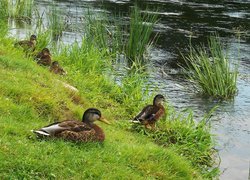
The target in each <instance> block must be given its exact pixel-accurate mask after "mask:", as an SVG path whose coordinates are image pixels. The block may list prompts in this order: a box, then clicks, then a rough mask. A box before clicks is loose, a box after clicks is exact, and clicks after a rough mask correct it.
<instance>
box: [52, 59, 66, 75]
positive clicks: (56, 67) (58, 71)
mask: <svg viewBox="0 0 250 180" xmlns="http://www.w3.org/2000/svg"><path fill="white" fill-rule="evenodd" d="M50 72H53V73H55V74H60V75H65V74H66V72H65V71H64V70H63V68H62V67H61V66H60V65H59V63H58V62H57V61H54V62H52V64H51V66H50Z"/></svg>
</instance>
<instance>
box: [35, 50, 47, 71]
mask: <svg viewBox="0 0 250 180" xmlns="http://www.w3.org/2000/svg"><path fill="white" fill-rule="evenodd" d="M35 60H37V64H39V65H42V66H48V67H49V66H50V65H51V54H50V51H49V49H48V48H43V49H42V51H41V52H39V53H38V54H37V55H36V57H35Z"/></svg>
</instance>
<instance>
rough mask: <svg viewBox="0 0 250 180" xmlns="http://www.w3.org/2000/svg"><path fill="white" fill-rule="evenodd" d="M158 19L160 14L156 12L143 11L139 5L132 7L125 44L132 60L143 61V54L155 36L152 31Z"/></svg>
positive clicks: (126, 51) (126, 52)
mask: <svg viewBox="0 0 250 180" xmlns="http://www.w3.org/2000/svg"><path fill="white" fill-rule="evenodd" d="M157 21H158V16H157V15H156V14H149V13H146V12H144V13H142V12H141V11H140V9H139V8H138V7H137V6H134V7H133V8H132V10H131V15H130V24H129V37H128V41H127V42H126V46H125V54H126V56H127V57H128V58H129V59H130V60H132V61H135V60H136V59H137V60H138V59H139V62H142V61H143V55H144V54H145V52H146V50H147V48H148V46H150V44H151V43H152V42H153V39H154V38H155V37H153V38H152V32H153V27H154V25H155V24H156V22H157Z"/></svg>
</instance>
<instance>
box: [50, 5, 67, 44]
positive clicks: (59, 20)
mask: <svg viewBox="0 0 250 180" xmlns="http://www.w3.org/2000/svg"><path fill="white" fill-rule="evenodd" d="M48 17H49V18H48V19H49V20H48V21H49V29H50V31H51V33H52V37H53V38H54V39H55V40H58V39H59V38H60V37H61V36H62V32H63V30H64V29H65V23H64V20H63V14H62V11H61V10H59V9H58V8H57V7H56V6H55V5H54V4H53V5H52V6H50V9H49V14H48Z"/></svg>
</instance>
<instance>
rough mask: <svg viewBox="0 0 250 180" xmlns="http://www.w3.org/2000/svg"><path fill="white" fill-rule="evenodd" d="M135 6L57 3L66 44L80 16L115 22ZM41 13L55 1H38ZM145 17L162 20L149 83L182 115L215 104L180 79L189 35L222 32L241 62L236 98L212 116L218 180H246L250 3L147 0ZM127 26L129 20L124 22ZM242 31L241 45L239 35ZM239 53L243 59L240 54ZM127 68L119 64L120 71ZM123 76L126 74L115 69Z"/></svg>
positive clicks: (21, 32) (20, 29)
mask: <svg viewBox="0 0 250 180" xmlns="http://www.w3.org/2000/svg"><path fill="white" fill-rule="evenodd" d="M133 2H134V1H129V0H106V1H105V0H104V1H100V0H60V1H59V0H57V1H54V3H55V5H56V6H58V7H59V8H60V9H62V10H63V12H64V18H65V19H66V20H67V23H68V25H69V28H68V29H67V30H65V31H64V32H63V37H62V39H63V41H64V42H65V43H72V42H73V41H74V40H79V39H80V33H79V32H78V28H79V24H80V22H81V17H82V16H83V14H84V12H86V11H87V9H88V7H91V8H92V9H93V10H94V12H95V13H100V12H106V13H108V14H109V16H110V17H112V16H113V15H114V14H118V13H119V12H120V13H123V16H124V17H126V16H127V12H128V11H129V8H130V7H131V6H132V5H133ZM35 3H36V5H37V7H38V10H39V11H40V12H41V13H42V12H43V11H46V10H47V9H48V6H50V5H51V3H52V0H36V1H35ZM138 5H139V7H141V8H142V9H145V7H147V12H149V13H155V11H154V10H155V9H157V13H158V14H159V17H160V19H161V20H160V21H159V22H158V23H157V25H156V26H155V29H154V33H159V40H158V42H157V44H156V46H155V47H153V48H152V49H151V51H150V62H149V66H148V67H149V68H150V70H149V71H148V74H149V75H148V78H149V82H150V84H151V88H154V87H155V86H158V87H159V89H160V91H161V93H163V94H165V95H166V97H167V98H168V101H169V102H170V103H171V104H172V105H173V106H175V107H176V109H177V110H178V111H181V110H183V109H185V108H192V109H193V110H194V111H195V115H196V116H197V117H198V116H199V117H201V116H202V115H203V114H204V113H206V112H208V111H209V110H210V109H211V108H212V107H213V106H214V105H215V104H217V102H213V101H211V100H207V99H204V98H202V97H200V96H198V95H197V94H196V93H195V92H194V91H193V88H192V86H191V85H190V83H188V82H187V81H186V80H185V79H183V78H181V77H180V76H178V73H179V69H178V67H177V63H178V62H179V61H180V60H181V58H180V55H179V51H184V49H185V48H186V47H187V45H188V44H189V39H190V35H192V42H193V43H195V44H200V43H206V41H207V37H208V36H209V35H210V34H211V33H212V32H218V33H219V35H220V36H221V37H222V41H223V42H224V43H225V44H227V46H228V48H229V53H230V57H231V59H232V60H236V59H239V62H240V69H239V71H240V75H239V78H238V85H237V87H238V90H239V92H238V94H237V96H236V97H235V99H234V100H232V101H230V102H223V103H220V107H219V109H218V111H217V112H216V115H214V116H213V117H212V130H213V133H214V134H216V139H217V143H218V145H217V149H219V153H220V158H221V164H220V168H221V171H222V172H223V173H222V174H221V175H220V179H247V178H248V176H249V162H250V1H249V0H224V1H215V0H212V1H210V2H209V3H207V1H205V0H148V1H147V0H144V1H141V2H139V3H138ZM121 21H124V23H126V18H123V19H121ZM239 30H241V31H242V32H244V33H242V35H241V36H242V37H241V40H240V43H239V41H238V39H237V37H236V31H239ZM31 31H32V28H31V25H25V24H23V25H21V26H20V25H17V24H15V23H13V24H12V23H10V34H12V35H18V37H20V38H24V37H25V36H26V34H30V33H31ZM238 50H240V54H239V53H238V52H239V51H238ZM122 66H123V65H121V67H122ZM117 67H118V68H117V69H118V71H120V74H123V71H122V70H123V69H122V68H121V70H120V68H119V66H117Z"/></svg>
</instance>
